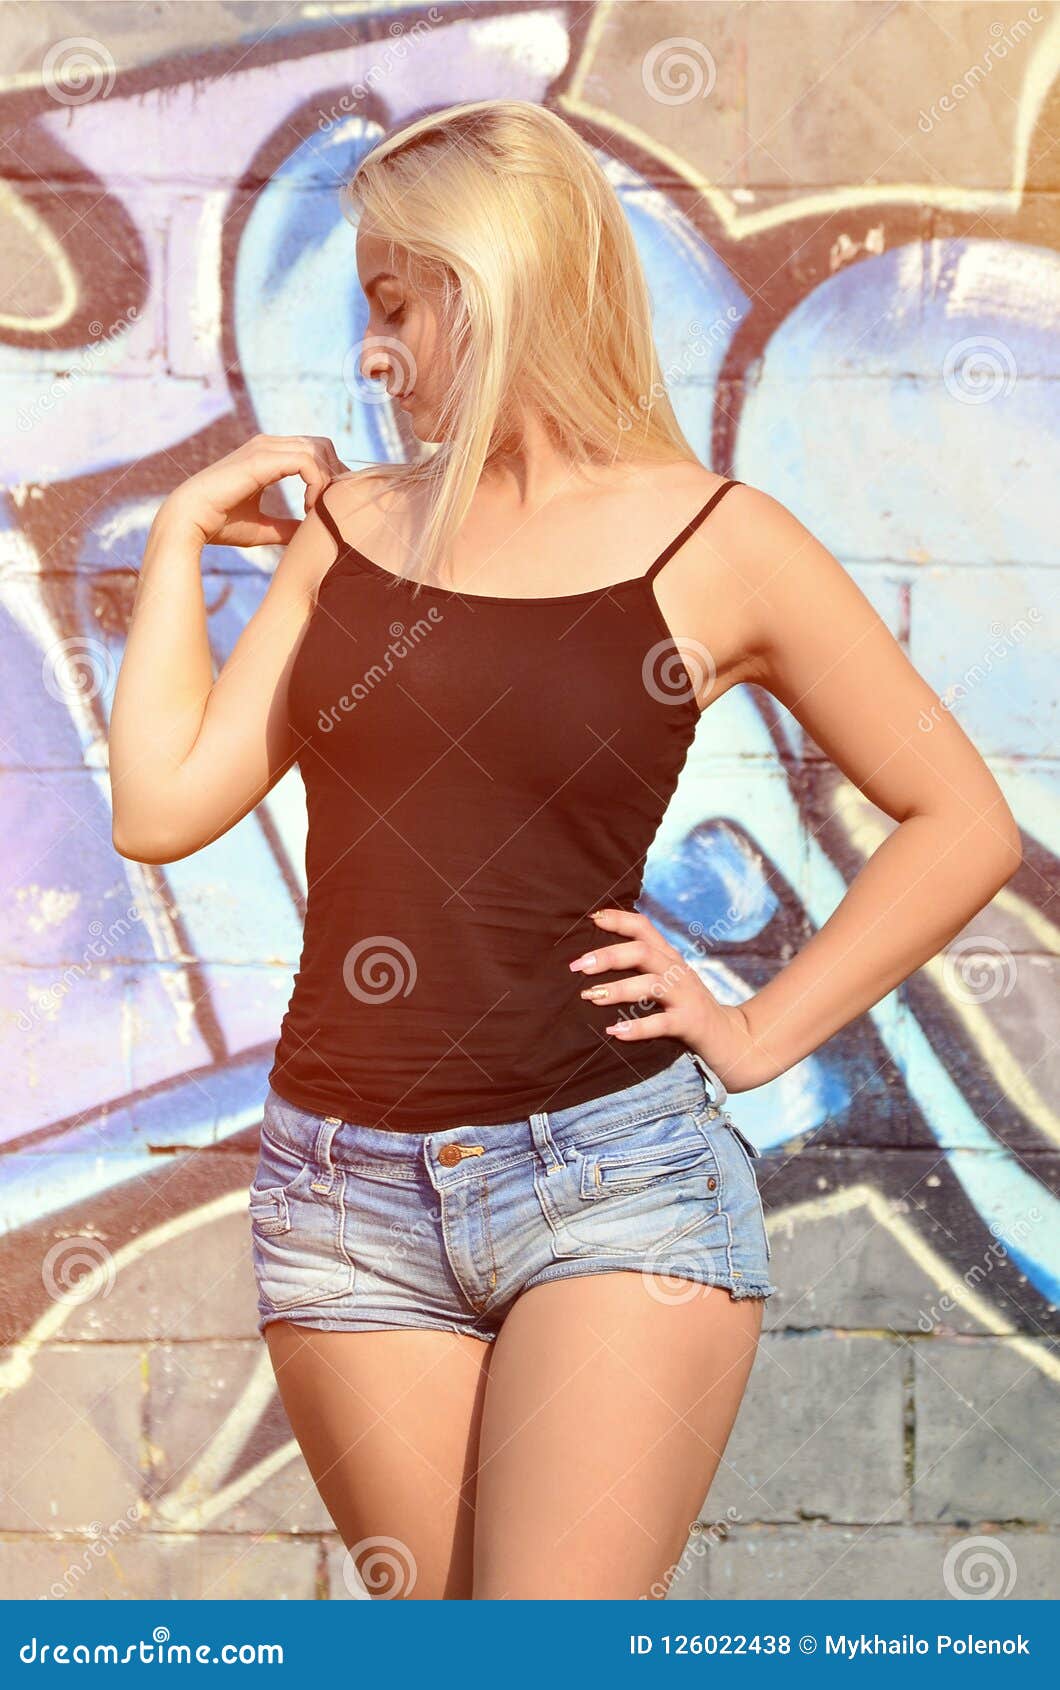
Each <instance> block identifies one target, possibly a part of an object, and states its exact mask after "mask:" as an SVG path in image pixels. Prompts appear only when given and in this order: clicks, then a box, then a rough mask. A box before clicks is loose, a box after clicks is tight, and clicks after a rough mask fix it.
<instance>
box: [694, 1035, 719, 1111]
mask: <svg viewBox="0 0 1060 1690" xmlns="http://www.w3.org/2000/svg"><path fill="white" fill-rule="evenodd" d="M688 1054H689V1055H690V1056H691V1058H692V1061H693V1062H694V1063H695V1065H696V1067H697V1068H698V1069H699V1071H700V1073H701V1074H702V1075H703V1076H704V1077H705V1078H706V1079H707V1080H708V1081H709V1083H710V1088H711V1092H712V1096H711V1102H712V1103H713V1105H714V1107H715V1109H720V1108H721V1106H722V1104H723V1103H724V1102H725V1099H726V1098H727V1097H728V1095H729V1093H728V1090H727V1088H726V1085H725V1082H724V1080H723V1079H722V1078H721V1075H720V1074H715V1072H714V1070H713V1068H712V1067H711V1066H710V1063H709V1062H707V1061H706V1060H705V1058H703V1057H702V1056H700V1054H699V1052H698V1050H691V1049H690V1050H689V1053H688Z"/></svg>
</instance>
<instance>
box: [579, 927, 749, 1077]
mask: <svg viewBox="0 0 1060 1690" xmlns="http://www.w3.org/2000/svg"><path fill="white" fill-rule="evenodd" d="M592 919H593V920H594V921H595V922H596V925H597V926H598V927H600V928H603V929H609V930H611V931H613V932H615V933H621V934H623V935H625V937H624V939H623V940H622V942H621V943H619V944H613V945H604V946H601V947H599V948H598V949H597V950H595V951H586V952H584V953H583V954H582V955H581V956H580V957H575V959H574V961H573V962H572V963H571V964H570V967H571V969H572V970H573V971H574V972H576V973H581V974H606V973H608V972H610V971H611V970H614V969H619V968H635V969H637V970H638V972H637V973H636V974H632V975H630V976H629V978H628V979H626V980H615V981H611V982H608V983H604V982H600V983H599V984H597V985H592V986H587V987H586V988H585V989H584V990H583V991H582V992H581V994H580V995H581V996H582V997H583V998H588V999H590V1000H591V1001H592V1002H594V1003H601V1004H625V1003H643V1002H645V1001H646V1000H648V999H653V1000H654V1001H655V1002H656V1003H657V1004H659V1006H660V1007H659V1010H658V1012H657V1013H654V1014H650V1015H636V1016H633V1015H627V1016H623V1017H622V1018H621V1019H619V1020H616V1021H614V1022H612V1023H611V1024H610V1025H609V1026H607V1027H606V1028H605V1029H604V1030H605V1032H607V1033H609V1034H610V1035H611V1037H612V1038H616V1039H621V1040H622V1041H624V1042H625V1041H627V1040H632V1039H657V1038H676V1039H683V1040H684V1042H685V1044H687V1045H689V1046H690V1048H691V1049H692V1050H694V1051H696V1052H697V1053H698V1054H699V1055H700V1056H701V1057H702V1058H703V1060H704V1061H705V1062H707V1063H708V1064H709V1065H710V1067H711V1068H713V1069H714V1072H715V1073H716V1074H718V1075H719V1077H720V1078H721V1079H722V1081H723V1082H724V1083H725V1086H726V1087H727V1089H728V1090H730V1091H739V1090H746V1089H747V1087H748V1085H755V1084H757V1083H759V1082H757V1081H755V1080H748V1079H747V1078H742V1079H741V1077H740V1076H741V1075H745V1074H746V1073H747V1072H748V1070H749V1066H750V1065H749V1063H748V1060H747V1059H748V1057H749V1056H750V1054H751V1048H752V1040H751V1030H750V1027H749V1026H748V1023H747V1019H746V1017H745V1015H744V1013H743V1010H742V1008H741V1006H740V1005H739V1004H722V1003H719V1002H718V1000H717V998H716V997H714V995H713V993H712V992H711V991H709V989H708V988H707V987H706V986H705V985H704V984H703V982H702V980H701V979H700V978H699V975H698V974H697V973H696V971H695V969H694V968H692V967H690V965H689V964H688V963H687V962H686V961H685V959H684V957H683V956H682V955H681V953H680V952H679V951H677V950H675V949H674V947H673V945H671V944H670V943H669V942H668V940H666V939H664V938H663V936H662V934H661V933H660V932H659V930H658V928H657V927H655V926H654V925H653V923H652V922H650V921H649V920H648V918H647V916H646V915H641V914H640V913H639V911H637V910H620V909H611V908H604V909H601V910H594V911H593V914H592ZM730 1077H731V1079H732V1082H733V1083H732V1084H731V1085H730Z"/></svg>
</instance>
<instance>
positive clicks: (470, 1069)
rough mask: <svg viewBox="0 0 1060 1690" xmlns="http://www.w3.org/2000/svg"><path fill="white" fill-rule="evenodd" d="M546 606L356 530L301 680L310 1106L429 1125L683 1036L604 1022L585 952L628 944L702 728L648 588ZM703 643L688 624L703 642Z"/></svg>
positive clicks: (274, 1076) (297, 1036)
mask: <svg viewBox="0 0 1060 1690" xmlns="http://www.w3.org/2000/svg"><path fill="white" fill-rule="evenodd" d="M737 485H739V483H738V482H736V481H733V480H729V481H726V482H724V483H723V485H722V486H721V487H719V488H718V489H717V490H716V492H715V493H714V494H713V495H712V497H711V498H710V499H708V500H707V502H706V504H705V505H704V506H703V507H702V509H701V510H699V511H698V512H697V513H696V515H695V516H694V517H693V518H692V520H691V521H690V522H689V523H688V524H687V525H686V527H684V528H683V529H682V530H681V532H680V533H679V534H678V535H677V536H676V537H675V538H674V539H673V540H672V541H671V542H670V544H669V545H668V546H667V547H666V549H665V550H664V551H663V552H661V553H660V555H659V556H658V557H657V558H656V560H655V562H654V563H653V564H652V565H651V567H650V568H649V569H648V570H647V571H646V572H645V573H644V574H642V575H637V576H634V577H632V578H631V579H627V580H624V581H619V582H618V583H617V585H613V586H607V587H597V588H590V589H589V590H588V591H586V592H580V593H563V594H559V595H556V596H553V597H551V598H533V599H525V598H509V597H503V598H499V597H493V596H489V595H486V594H478V593H476V594H471V593H461V592H459V591H457V590H452V589H449V588H444V587H435V586H424V587H423V588H422V589H421V591H420V593H419V594H418V595H417V594H415V593H414V591H413V587H412V584H411V583H410V582H409V581H408V580H406V579H404V578H402V577H400V576H398V575H396V574H395V573H394V571H392V570H388V569H384V568H383V567H382V566H381V565H379V564H376V563H373V562H372V561H371V559H370V558H367V557H366V556H365V555H364V553H363V552H360V551H358V550H357V548H356V547H355V546H353V545H351V544H350V543H349V542H348V541H346V540H344V539H343V537H342V535H341V534H340V533H339V531H338V528H337V527H336V525H335V522H334V519H333V517H332V516H331V513H330V512H329V511H328V509H327V507H326V505H325V504H324V501H323V498H322V497H321V498H319V499H318V501H317V506H316V509H317V512H318V514H319V515H320V517H321V519H322V520H323V522H324V523H325V524H326V526H327V527H328V529H329V531H330V532H331V534H332V535H333V537H334V539H335V542H336V544H337V546H338V548H339V550H338V556H337V558H336V559H335V562H334V563H333V564H332V565H331V567H330V569H329V570H328V571H327V573H326V574H325V575H324V577H323V579H322V581H321V583H320V587H319V589H318V592H317V600H316V606H315V608H314V610H313V612H312V614H311V616H310V619H309V624H308V627H307V628H306V630H305V633H304V635H303V638H302V643H301V645H300V647H299V650H298V654H297V656H296V658H295V662H294V664H293V666H292V671H291V675H290V682H289V700H290V716H291V723H292V726H293V728H294V730H295V733H296V735H297V737H298V739H299V741H300V742H301V749H300V752H299V756H298V762H299V767H300V770H301V773H302V777H303V779H304V781H305V788H306V800H307V806H308V822H309V831H308V836H307V842H306V884H307V888H308V896H307V905H306V917H305V931H304V942H303V947H302V954H301V960H300V964H299V968H298V971H297V974H296V976H295V982H294V989H293V992H292V995H291V999H290V1003H289V1005H288V1008H287V1012H286V1014H285V1016H284V1019H283V1023H282V1027H281V1032H280V1037H279V1041H278V1044H277V1047H276V1052H275V1059H274V1063H273V1066H272V1069H271V1071H270V1073H269V1081H270V1083H271V1084H272V1085H273V1087H274V1088H275V1090H276V1091H277V1092H279V1094H280V1095H281V1096H282V1097H284V1098H286V1099H287V1100H288V1101H289V1102H291V1103H293V1104H295V1105H297V1106H298V1107H300V1108H303V1109H306V1110H310V1111H314V1112H317V1113H320V1114H323V1115H330V1116H337V1117H338V1118H339V1119H341V1120H345V1121H351V1122H358V1123H361V1124H363V1125H366V1126H376V1127H384V1128H392V1129H394V1130H395V1131H408V1132H425V1131H429V1130H431V1129H438V1128H445V1127H453V1126H461V1125H464V1124H468V1125H476V1126H481V1125H489V1124H490V1123H493V1124H500V1123H503V1122H507V1121H513V1120H521V1119H524V1118H526V1117H527V1116H529V1115H530V1114H532V1113H535V1112H537V1111H541V1110H557V1109H561V1108H566V1107H568V1106H569V1105H571V1104H575V1103H583V1102H585V1101H587V1100H588V1099H589V1098H593V1097H598V1096H600V1095H602V1094H603V1093H605V1092H608V1091H615V1090H619V1089H620V1088H622V1087H624V1086H630V1085H633V1084H635V1083H636V1082H637V1081H638V1080H641V1079H646V1078H648V1077H649V1076H650V1075H652V1074H654V1073H657V1072H658V1071H659V1070H660V1069H662V1068H664V1067H665V1066H666V1065H667V1064H668V1063H670V1062H672V1061H674V1059H675V1058H676V1057H677V1056H678V1055H679V1054H680V1053H681V1052H682V1051H683V1050H684V1049H685V1048H686V1047H685V1045H684V1044H683V1042H682V1041H681V1040H679V1039H674V1038H667V1037H659V1038H650V1039H641V1040H636V1041H633V1042H630V1043H628V1044H627V1043H622V1042H620V1041H619V1040H617V1039H616V1038H615V1037H614V1035H612V1034H608V1033H605V1032H604V1028H605V1027H606V1026H607V1025H608V1024H609V1023H610V1022H612V1021H615V1020H617V1019H618V1018H619V1017H620V1016H621V1015H623V1014H631V1013H633V1014H641V1013H651V1012H652V1009H653V1008H654V1007H655V1006H654V1005H653V1004H652V1003H648V1004H646V1005H638V1006H635V1005H631V1004H624V1005H615V1004H611V1005H607V1004H594V1003H592V1002H591V1001H589V1000H588V999H585V998H582V997H580V996H579V993H580V992H581V991H582V990H583V989H584V987H585V986H586V985H591V984H593V983H595V982H599V981H615V980H618V979H625V978H628V977H629V976H630V975H632V974H634V973H636V972H638V970H636V969H629V968H627V969H622V970H614V971H609V972H606V973H603V974H596V975H592V976H587V975H584V974H581V973H572V972H571V970H570V968H569V966H568V965H569V963H570V961H571V960H572V959H573V958H574V957H576V956H579V955H580V954H581V953H582V952H583V951H587V950H592V949H598V948H599V947H600V946H601V945H608V944H616V943H621V941H622V935H621V934H616V933H614V932H612V931H611V930H603V929H601V928H598V927H597V926H596V924H595V922H593V921H591V920H590V919H589V914H590V911H592V910H595V909H599V908H600V907H601V906H603V905H611V906H616V907H618V908H622V909H634V908H635V907H636V900H637V898H638V896H639V894H640V891H641V881H642V874H643V868H644V861H645V858H646V856H647V853H648V849H649V847H650V845H651V843H652V840H653V839H654V836H655V834H656V832H657V830H658V827H659V823H660V822H661V820H662V818H663V814H664V812H665V810H666V807H667V804H668V803H669V800H670V798H671V796H672V793H673V790H674V787H675V785H676V783H677V778H678V775H679V774H680V772H681V768H682V766H683V764H684V761H685V758H686V756H687V753H688V748H689V746H690V744H691V742H692V738H693V735H694V733H695V729H696V723H697V721H698V720H699V714H700V712H699V707H698V705H697V703H696V700H695V697H694V696H693V687H692V684H691V676H690V674H689V667H691V669H692V673H693V674H694V673H695V667H696V666H695V662H694V659H693V660H690V664H689V666H686V665H685V663H684V661H683V659H682V656H681V653H680V651H679V649H678V646H677V644H676V642H675V640H674V639H673V637H672V636H671V634H670V630H669V627H668V625H667V623H666V621H665V618H664V617H663V614H662V610H661V608H660V606H659V603H658V600H657V599H656V597H655V589H654V586H653V582H654V580H655V577H656V576H657V575H658V573H659V571H660V570H661V569H662V567H663V565H664V564H665V563H666V562H667V561H668V560H669V558H671V557H672V556H673V554H674V552H676V551H677V549H678V547H680V546H681V545H682V544H683V543H684V541H685V540H686V539H687V538H688V536H689V535H690V534H691V533H692V531H693V530H694V529H695V528H696V527H698V525H699V524H700V523H701V522H702V521H703V519H704V517H706V516H707V514H708V512H709V511H710V510H711V509H712V508H713V506H714V505H716V504H717V502H718V500H719V499H720V498H721V497H722V495H723V494H725V493H727V492H728V490H729V488H730V487H734V486H737ZM686 643H687V642H686Z"/></svg>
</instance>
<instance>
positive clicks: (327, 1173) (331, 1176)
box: [312, 1115, 342, 1196]
mask: <svg viewBox="0 0 1060 1690" xmlns="http://www.w3.org/2000/svg"><path fill="white" fill-rule="evenodd" d="M341 1126H342V1121H341V1119H340V1117H339V1116H338V1115H325V1116H324V1118H323V1120H322V1121H321V1123H320V1127H319V1129H318V1131H317V1136H316V1143H315V1144H314V1145H313V1162H314V1165H315V1166H316V1167H317V1168H322V1169H323V1175H322V1176H318V1177H317V1178H316V1179H314V1180H313V1182H312V1188H313V1190H314V1191H319V1192H321V1193H323V1195H324V1196H327V1195H328V1194H329V1193H330V1191H331V1187H332V1185H333V1184H334V1180H335V1165H334V1163H333V1162H332V1160H331V1146H332V1144H333V1143H334V1139H335V1134H336V1133H337V1132H338V1130H339V1128H340V1127H341Z"/></svg>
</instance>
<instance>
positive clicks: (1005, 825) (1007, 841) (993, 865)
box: [984, 804, 1023, 896]
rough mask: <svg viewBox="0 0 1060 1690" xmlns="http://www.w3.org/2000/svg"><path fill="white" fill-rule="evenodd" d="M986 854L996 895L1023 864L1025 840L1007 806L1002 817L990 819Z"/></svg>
mask: <svg viewBox="0 0 1060 1690" xmlns="http://www.w3.org/2000/svg"><path fill="white" fill-rule="evenodd" d="M984 854H985V855H986V857H987V859H988V861H989V865H990V878H991V881H992V883H993V889H994V893H997V892H1000V890H1001V888H1002V887H1003V886H1006V885H1007V884H1008V882H1009V881H1010V880H1011V879H1012V876H1013V875H1014V874H1015V873H1016V870H1017V869H1018V868H1019V866H1020V864H1021V863H1022V862H1023V839H1022V836H1021V834H1020V830H1019V823H1018V822H1017V821H1016V818H1015V816H1014V815H1013V814H1012V811H1011V810H1010V809H1009V807H1008V805H1007V804H1006V805H1005V807H1004V811H1003V814H1002V815H1001V816H999V817H996V818H995V817H991V818H990V821H989V823H988V828H987V832H986V837H985V841H984ZM991 896H993V893H992V894H991Z"/></svg>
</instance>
